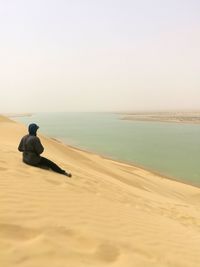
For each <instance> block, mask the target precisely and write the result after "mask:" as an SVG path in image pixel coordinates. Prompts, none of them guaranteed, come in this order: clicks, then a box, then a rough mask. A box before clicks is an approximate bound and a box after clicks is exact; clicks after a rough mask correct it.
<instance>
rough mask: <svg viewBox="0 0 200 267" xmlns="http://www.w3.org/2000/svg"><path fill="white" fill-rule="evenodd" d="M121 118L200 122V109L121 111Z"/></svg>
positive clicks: (187, 122)
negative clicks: (188, 110)
mask: <svg viewBox="0 0 200 267" xmlns="http://www.w3.org/2000/svg"><path fill="white" fill-rule="evenodd" d="M120 114H121V118H120V119H121V120H129V121H146V122H164V123H167V122H168V123H182V124H200V111H195V112H132V113H131V112H130V113H120Z"/></svg>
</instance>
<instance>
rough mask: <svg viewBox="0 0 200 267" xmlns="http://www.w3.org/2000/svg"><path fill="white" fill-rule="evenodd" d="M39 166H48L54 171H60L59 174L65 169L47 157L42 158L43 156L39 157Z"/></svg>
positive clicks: (63, 172)
mask: <svg viewBox="0 0 200 267" xmlns="http://www.w3.org/2000/svg"><path fill="white" fill-rule="evenodd" d="M39 166H41V167H42V166H44V167H48V168H50V169H52V170H53V171H55V172H58V173H61V174H65V170H62V169H61V168H60V167H59V166H58V165H57V164H55V163H54V162H53V161H51V160H49V159H47V158H44V157H41V160H40V163H39Z"/></svg>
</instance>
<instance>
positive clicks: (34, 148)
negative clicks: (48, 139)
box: [18, 123, 72, 177]
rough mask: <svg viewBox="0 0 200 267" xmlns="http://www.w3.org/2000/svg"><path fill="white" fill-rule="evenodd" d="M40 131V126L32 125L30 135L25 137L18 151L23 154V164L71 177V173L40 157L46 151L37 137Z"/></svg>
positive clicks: (29, 129)
mask: <svg viewBox="0 0 200 267" xmlns="http://www.w3.org/2000/svg"><path fill="white" fill-rule="evenodd" d="M38 129H39V126H38V125H37V124H35V123H32V124H30V125H29V127H28V131H29V134H27V135H25V136H24V137H23V138H22V140H21V142H20V144H19V147H18V150H19V151H20V152H23V162H24V163H26V164H29V165H32V166H36V167H41V168H42V167H44V168H46V167H47V168H49V169H51V170H53V171H55V172H58V173H61V174H64V175H66V176H68V177H71V176H72V175H71V173H67V172H66V171H65V170H62V169H61V168H60V167H59V166H58V165H56V164H55V163H54V162H53V161H51V160H49V159H47V158H44V157H41V156H40V154H42V152H43V151H44V147H43V146H42V144H41V142H40V139H39V137H37V130H38Z"/></svg>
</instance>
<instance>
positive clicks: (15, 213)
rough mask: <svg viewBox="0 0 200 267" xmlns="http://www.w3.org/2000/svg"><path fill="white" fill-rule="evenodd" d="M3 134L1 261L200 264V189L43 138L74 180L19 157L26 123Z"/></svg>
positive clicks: (5, 122)
mask: <svg viewBox="0 0 200 267" xmlns="http://www.w3.org/2000/svg"><path fill="white" fill-rule="evenodd" d="M41 128H42V126H41ZM0 133H1V138H0V266H2V267H11V266H19V267H50V266H52V267H86V266H92V267H96V266H98V267H100V266H105V267H106V266H111V267H124V266H125V267H133V266H134V267H138V266H140V267H151V266H152V267H156V266H159V267H165V266H166V267H169V266H172V267H176V266H177V267H186V266H191V267H199V266H200V206H199V203H200V189H199V188H197V187H193V186H191V185H186V184H183V183H179V182H176V181H172V180H168V179H165V178H162V177H160V176H158V175H155V174H153V173H151V172H148V171H146V170H143V169H140V168H137V167H134V166H130V165H128V164H123V163H119V162H115V161H112V160H109V159H105V158H102V157H100V156H98V155H94V154H91V153H86V152H83V151H80V150H77V149H75V148H71V147H68V146H65V145H63V144H61V143H59V142H56V141H55V140H52V139H48V138H46V137H44V136H41V135H39V136H40V138H41V141H42V143H43V144H44V146H45V152H44V156H46V157H48V158H50V159H52V160H54V161H55V162H57V163H58V164H59V165H61V166H62V167H63V168H65V169H66V170H69V171H71V172H72V173H73V178H71V179H69V178H67V177H65V176H62V175H59V174H56V173H53V172H51V171H48V170H42V169H39V168H35V167H31V166H28V165H25V164H24V163H23V162H22V161H21V153H19V152H18V151H17V146H18V143H19V141H20V139H21V137H22V136H23V135H24V134H26V128H25V127H24V126H23V125H21V124H19V123H16V122H13V121H11V120H9V119H7V118H5V117H2V116H1V117H0Z"/></svg>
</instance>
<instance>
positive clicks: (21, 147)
mask: <svg viewBox="0 0 200 267" xmlns="http://www.w3.org/2000/svg"><path fill="white" fill-rule="evenodd" d="M18 150H19V151H20V152H23V151H24V138H22V139H21V141H20V143H19V146H18Z"/></svg>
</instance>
